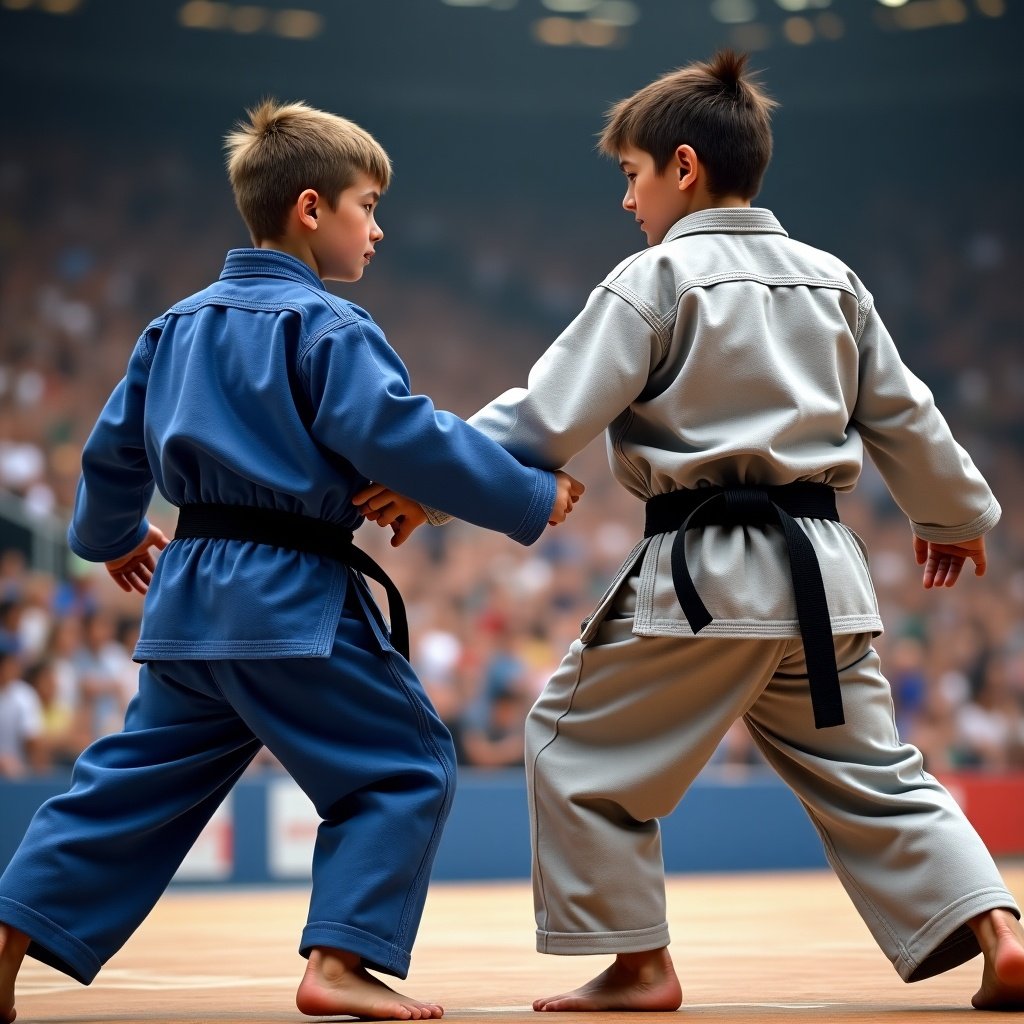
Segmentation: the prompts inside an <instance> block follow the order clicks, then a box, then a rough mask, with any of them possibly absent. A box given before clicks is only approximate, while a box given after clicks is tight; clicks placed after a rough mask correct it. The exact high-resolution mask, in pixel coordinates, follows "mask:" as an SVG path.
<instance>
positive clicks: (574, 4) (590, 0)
mask: <svg viewBox="0 0 1024 1024" xmlns="http://www.w3.org/2000/svg"><path fill="white" fill-rule="evenodd" d="M597 3H598V0H541V4H542V6H544V7H546V8H547V9H548V10H549V11H554V12H555V13H556V14H586V13H587V12H588V11H590V10H591V9H592V8H593V7H596V6H597Z"/></svg>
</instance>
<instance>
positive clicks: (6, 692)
mask: <svg viewBox="0 0 1024 1024" xmlns="http://www.w3.org/2000/svg"><path fill="white" fill-rule="evenodd" d="M42 733H43V722H42V711H41V708H40V705H39V698H38V697H37V696H36V692H35V690H33V689H32V687H31V686H29V684H28V683H26V682H25V681H24V679H22V678H21V658H20V657H19V647H18V643H17V641H16V640H14V639H12V638H11V637H9V636H4V637H0V777H3V778H9V779H16V778H19V777H21V776H22V775H25V774H26V773H27V772H28V771H29V770H30V769H31V770H32V771H36V772H39V771H45V770H46V767H47V765H46V757H45V753H46V752H45V747H44V745H43V743H42Z"/></svg>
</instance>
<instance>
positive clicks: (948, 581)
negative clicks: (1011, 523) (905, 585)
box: [914, 537, 988, 590]
mask: <svg viewBox="0 0 1024 1024" xmlns="http://www.w3.org/2000/svg"><path fill="white" fill-rule="evenodd" d="M914 557H915V558H916V559H917V564H918V565H923V566H924V578H923V580H922V583H923V584H924V589H925V590H931V588H932V587H952V586H955V584H956V581H957V580H958V579H959V578H960V570H961V569H962V568H963V567H964V562H966V561H967V559H968V558H969V559H970V560H971V561H972V562H974V575H975V576H984V575H985V569H986V568H987V566H988V562H987V560H986V557H985V538H984V537H975V538H974V539H973V540H964V541H961V542H960V543H959V544H937V543H936V542H935V541H930V540H922V539H921V538H920V537H914Z"/></svg>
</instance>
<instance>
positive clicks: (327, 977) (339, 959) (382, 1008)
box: [0, 948, 444, 1024]
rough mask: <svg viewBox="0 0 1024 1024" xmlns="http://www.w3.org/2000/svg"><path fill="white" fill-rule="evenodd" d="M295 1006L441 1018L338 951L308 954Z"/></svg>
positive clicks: (326, 1012)
mask: <svg viewBox="0 0 1024 1024" xmlns="http://www.w3.org/2000/svg"><path fill="white" fill-rule="evenodd" d="M295 1005H296V1006H297V1007H298V1008H299V1009H300V1010H301V1011H302V1012H303V1013H307V1014H309V1015H310V1016H318V1017H320V1016H334V1015H337V1014H348V1015H349V1016H352V1017H361V1018H363V1019H366V1020H429V1019H430V1018H432V1017H442V1016H444V1009H443V1008H442V1007H440V1006H438V1005H437V1004H436V1003H421V1002H420V1001H419V1000H418V999H410V998H409V997H408V996H403V995H401V994H400V993H398V992H396V991H395V990H394V989H392V988H389V987H388V986H387V985H385V984H384V982H383V981H381V980H380V979H379V978H375V977H374V976H373V975H372V974H370V972H369V971H367V970H366V968H365V967H363V965H362V962H361V960H360V957H359V956H358V955H357V954H356V953H349V952H346V951H344V950H340V949H326V948H324V949H319V948H318V949H314V950H313V951H312V952H311V953H310V954H309V963H308V964H307V965H306V973H305V975H304V976H303V978H302V982H301V984H300V985H299V991H298V994H297V995H296V996H295ZM0 1024H3V1021H0Z"/></svg>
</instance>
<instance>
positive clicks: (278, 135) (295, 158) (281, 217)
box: [224, 99, 391, 242]
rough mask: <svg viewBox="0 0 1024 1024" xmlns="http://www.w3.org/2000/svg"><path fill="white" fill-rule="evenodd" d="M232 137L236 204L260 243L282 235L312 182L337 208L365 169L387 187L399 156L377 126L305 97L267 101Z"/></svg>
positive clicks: (227, 141)
mask: <svg viewBox="0 0 1024 1024" xmlns="http://www.w3.org/2000/svg"><path fill="white" fill-rule="evenodd" d="M246 113H247V114H248V118H249V119H248V121H244V120H243V121H239V122H238V124H236V125H235V128H234V130H232V131H231V132H229V133H228V135H227V136H226V137H225V140H224V148H225V149H226V150H227V155H228V156H227V165H228V177H229V178H230V180H231V188H232V190H233V191H234V194H235V203H236V204H237V205H238V211H239V213H241V215H242V219H243V220H244V221H245V223H246V225H247V226H248V228H249V232H250V234H251V235H252V237H253V241H254V242H261V241H264V240H267V239H270V240H273V239H277V238H280V237H281V234H282V233H283V231H284V228H285V222H286V218H287V214H288V209H289V208H290V207H291V205H292V203H294V202H295V200H296V199H297V198H298V197H299V195H300V194H301V193H302V192H303V191H304V190H305V189H307V188H312V189H316V191H317V192H319V193H320V195H321V196H322V197H323V199H324V201H325V202H326V203H328V205H330V207H331V209H334V206H335V203H336V202H337V199H338V196H340V195H341V193H342V192H343V191H344V190H345V189H346V188H348V187H349V186H350V185H351V184H352V182H353V181H354V180H355V177H356V175H357V174H358V173H359V172H360V171H362V172H363V173H365V174H367V175H368V176H369V177H370V178H372V179H373V180H374V182H375V183H376V184H378V185H379V186H380V190H381V191H382V192H383V191H384V190H385V189H386V188H387V187H388V185H389V184H390V182H391V160H390V159H389V157H388V155H387V153H385V152H384V149H383V148H382V147H381V145H380V143H378V142H377V140H376V139H374V137H373V136H372V135H370V133H369V132H367V131H365V130H364V129H362V128H360V127H359V125H357V124H355V123H353V122H352V121H347V120H345V118H343V117H338V116H337V115H336V114H329V113H327V112H325V111H323V110H316V109H315V108H313V107H310V106H307V105H306V104H305V103H301V102H299V103H278V102H277V101H276V100H272V99H265V100H263V101H262V102H261V103H260V104H259V105H258V106H255V107H253V108H252V109H250V110H248V111H246Z"/></svg>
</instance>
